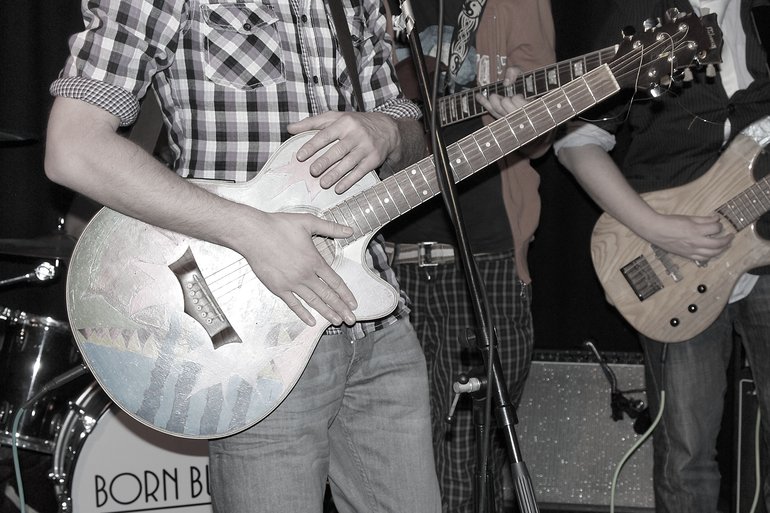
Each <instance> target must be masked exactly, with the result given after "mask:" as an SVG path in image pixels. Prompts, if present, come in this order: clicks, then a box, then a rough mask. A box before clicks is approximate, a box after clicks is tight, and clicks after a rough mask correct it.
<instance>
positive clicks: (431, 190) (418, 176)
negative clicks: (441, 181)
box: [412, 160, 438, 201]
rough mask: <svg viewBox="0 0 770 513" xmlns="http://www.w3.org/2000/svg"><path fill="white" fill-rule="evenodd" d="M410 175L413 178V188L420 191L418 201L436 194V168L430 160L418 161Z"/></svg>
mask: <svg viewBox="0 0 770 513" xmlns="http://www.w3.org/2000/svg"><path fill="white" fill-rule="evenodd" d="M424 165H425V166H427V172H426V169H423V166H424ZM417 171H419V173H418V172H417ZM412 177H413V178H415V180H414V182H415V187H414V188H415V189H417V190H418V191H419V193H420V201H425V200H427V199H429V198H432V197H433V196H435V195H436V194H438V187H437V183H436V170H435V168H434V167H433V163H432V162H429V161H425V160H422V161H420V162H418V163H417V165H416V166H415V167H414V169H413V171H412Z"/></svg>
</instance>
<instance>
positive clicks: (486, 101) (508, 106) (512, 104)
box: [476, 66, 527, 118]
mask: <svg viewBox="0 0 770 513" xmlns="http://www.w3.org/2000/svg"><path fill="white" fill-rule="evenodd" d="M521 73H522V71H521V69H520V68H517V67H516V66H511V67H510V68H508V69H506V70H505V78H504V79H503V87H508V86H510V85H511V84H513V82H514V81H515V80H516V77H518V76H519V75H521ZM476 101H477V102H479V103H480V104H481V106H482V107H484V108H485V109H486V110H487V112H489V113H490V114H491V115H492V116H494V117H495V118H502V117H504V116H506V115H508V114H510V113H511V112H513V111H515V110H519V109H520V108H522V107H523V106H525V105H526V104H527V100H525V99H524V97H523V96H522V95H520V94H517V95H514V96H501V95H499V94H495V93H492V94H490V95H489V97H486V96H484V95H482V94H476Z"/></svg>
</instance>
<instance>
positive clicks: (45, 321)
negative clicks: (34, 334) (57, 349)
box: [0, 307, 70, 331]
mask: <svg viewBox="0 0 770 513" xmlns="http://www.w3.org/2000/svg"><path fill="white" fill-rule="evenodd" d="M0 321H7V322H10V323H11V324H23V325H25V326H31V327H40V326H43V327H45V328H52V327H55V328H60V329H62V330H66V331H69V329H70V326H69V323H68V322H65V321H60V320H59V319H56V318H54V317H51V316H50V315H38V314H33V313H29V312H25V311H24V310H20V309H16V310H13V309H11V308H9V307H2V310H0Z"/></svg>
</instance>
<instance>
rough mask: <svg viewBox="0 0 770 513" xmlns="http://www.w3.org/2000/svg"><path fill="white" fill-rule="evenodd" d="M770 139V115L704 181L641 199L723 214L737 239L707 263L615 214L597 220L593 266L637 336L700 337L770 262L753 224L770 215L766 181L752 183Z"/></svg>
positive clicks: (658, 206)
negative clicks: (744, 278)
mask: <svg viewBox="0 0 770 513" xmlns="http://www.w3.org/2000/svg"><path fill="white" fill-rule="evenodd" d="M768 142H770V117H766V118H762V119H760V120H758V121H756V122H755V123H753V124H752V125H750V126H749V127H747V128H746V129H745V130H744V131H742V132H741V133H740V134H739V135H738V136H736V138H735V139H734V140H733V141H732V142H731V143H730V145H729V146H728V147H727V149H726V150H725V151H724V153H723V154H722V155H721V156H720V158H719V159H718V160H717V162H715V163H714V165H713V166H712V167H711V169H709V171H708V172H706V174H705V175H703V176H702V177H700V178H699V179H697V180H694V181H693V182H691V183H689V184H687V185H684V186H681V187H675V188H671V189H665V190H661V191H656V192H651V193H647V194H643V195H642V196H643V198H644V199H645V201H647V203H648V204H649V205H650V206H651V207H652V208H654V209H655V210H657V211H658V212H661V213H665V214H682V215H700V216H710V215H713V214H717V215H719V216H720V217H721V224H722V229H723V231H728V232H732V233H734V234H735V238H734V239H733V241H732V244H731V246H730V247H729V248H728V249H727V250H726V251H725V252H724V253H722V254H721V255H719V256H718V257H716V258H713V259H711V260H709V261H708V262H696V261H693V260H689V259H686V258H683V257H680V256H677V255H674V254H670V253H667V252H665V251H663V250H662V249H660V248H657V247H654V246H653V245H651V244H650V243H648V242H647V241H645V240H643V239H641V238H639V237H638V236H637V235H636V234H634V233H633V232H631V231H630V230H629V229H628V228H626V227H625V226H623V225H622V224H620V223H619V222H618V221H617V220H615V219H614V218H613V217H611V216H609V215H607V214H603V215H602V216H601V217H600V218H599V221H598V222H597V224H596V226H595V227H594V231H593V235H592V238H591V256H592V258H593V263H594V268H595V270H596V273H597V276H598V277H599V281H601V283H602V286H603V287H604V291H605V293H606V295H607V298H608V300H609V301H610V302H611V303H612V304H613V305H614V306H615V307H616V308H617V309H618V310H619V311H620V313H621V314H622V315H623V317H624V318H625V319H626V320H627V321H628V322H629V323H630V324H631V325H632V326H633V327H634V328H636V330H637V331H639V332H640V333H642V334H644V335H646V336H648V337H650V338H652V339H655V340H659V341H661V342H680V341H683V340H687V339H689V338H692V337H694V336H695V335H697V334H699V333H701V332H702V331H703V330H705V329H706V328H707V327H708V326H710V325H711V324H712V323H713V322H714V320H716V318H717V317H718V316H719V314H720V313H721V311H722V309H723V308H724V307H725V305H726V304H727V302H728V300H729V299H730V295H731V293H732V290H733V288H734V287H735V284H736V282H737V281H738V279H739V278H740V277H741V275H742V274H743V273H744V272H746V271H748V270H750V269H752V268H755V267H758V266H761V265H765V264H770V243H768V241H766V240H764V239H762V238H761V237H760V236H759V235H758V234H757V232H756V228H755V225H754V222H755V221H756V220H757V219H758V218H759V216H760V215H762V214H763V213H765V212H767V211H768V210H770V183H769V182H768V179H767V178H763V179H761V180H759V181H756V180H755V179H754V169H755V164H756V162H757V157H759V155H760V154H762V153H764V150H765V147H766V146H767V144H768Z"/></svg>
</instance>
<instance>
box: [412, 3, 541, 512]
mask: <svg viewBox="0 0 770 513" xmlns="http://www.w3.org/2000/svg"><path fill="white" fill-rule="evenodd" d="M401 23H402V24H403V25H404V27H403V28H404V30H405V32H406V35H407V39H408V41H409V47H410V50H411V55H412V60H413V61H414V65H415V71H416V74H417V80H418V82H419V84H420V90H421V92H422V97H423V99H424V105H425V111H426V116H427V118H428V119H429V120H430V123H429V128H430V131H431V135H432V137H433V139H432V142H433V160H434V163H435V167H436V175H437V179H438V183H439V187H440V189H441V194H442V197H443V198H444V206H445V207H446V210H447V213H448V215H449V217H450V219H451V220H452V223H453V226H454V229H455V235H456V238H457V244H458V251H459V253H460V261H461V262H462V265H463V270H464V271H465V277H466V281H467V283H468V288H469V290H470V296H471V302H472V304H473V309H474V314H475V317H476V321H477V323H478V327H479V330H478V335H479V336H478V337H476V339H477V340H478V342H477V344H476V345H477V347H478V349H479V351H481V356H482V358H483V360H484V365H485V368H486V370H487V380H486V381H487V383H489V386H488V387H487V390H486V393H487V397H486V399H485V400H486V401H487V415H486V418H487V420H488V419H489V401H490V400H491V401H492V402H493V403H494V411H495V418H496V420H497V426H498V428H499V429H501V430H502V431H503V435H504V436H503V438H504V440H505V442H506V446H507V450H508V456H509V459H510V461H511V472H512V475H513V483H514V487H515V489H516V498H517V501H518V505H519V511H520V513H536V512H538V511H539V510H538V507H537V503H536V502H535V494H534V490H533V488H532V481H531V479H530V476H529V472H528V471H527V467H526V464H525V463H524V461H523V460H522V458H521V453H520V450H519V443H518V440H517V437H516V431H515V430H514V424H515V423H516V414H515V412H514V408H513V405H512V404H511V402H510V399H509V395H508V389H507V387H506V385H505V379H504V377H503V373H502V365H501V364H500V358H499V356H498V354H497V351H496V350H495V346H494V344H495V341H494V330H493V327H492V325H491V324H492V323H491V318H490V316H489V307H488V305H487V304H486V298H485V293H484V286H483V283H482V281H481V279H480V277H479V272H478V268H477V267H476V264H475V261H474V260H473V254H472V252H471V249H470V244H469V243H468V237H467V234H466V232H465V227H464V224H463V221H462V218H461V212H460V207H459V203H458V199H457V192H456V188H455V186H454V176H453V175H452V174H451V168H450V166H449V164H448V162H449V158H448V156H447V151H446V145H445V144H444V143H443V141H442V137H441V132H440V130H439V129H438V127H437V126H436V123H435V115H434V105H433V95H432V94H431V93H430V91H429V88H428V84H429V83H430V80H429V79H428V72H427V67H426V65H425V58H424V55H423V52H422V46H421V44H420V38H419V35H418V34H417V32H416V31H415V30H414V12H413V10H412V6H411V3H410V0H402V1H401ZM437 69H438V64H437ZM437 75H438V73H437ZM487 425H489V422H487ZM487 432H488V430H487ZM488 446H489V445H488V442H487V443H486V444H485V446H484V447H485V448H486V447H488ZM484 452H485V453H486V450H485V451H484ZM484 459H485V460H486V458H484ZM485 466H486V461H483V462H480V463H479V464H478V468H480V469H483V468H485ZM480 474H481V476H482V480H484V477H485V476H486V472H480ZM477 484H478V483H477ZM479 487H480V490H477V493H476V497H477V503H476V511H477V512H482V511H484V510H483V509H482V508H485V506H486V505H487V502H488V501H487V500H485V499H484V496H485V495H486V491H485V490H486V486H485V485H484V484H480V485H479Z"/></svg>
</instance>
